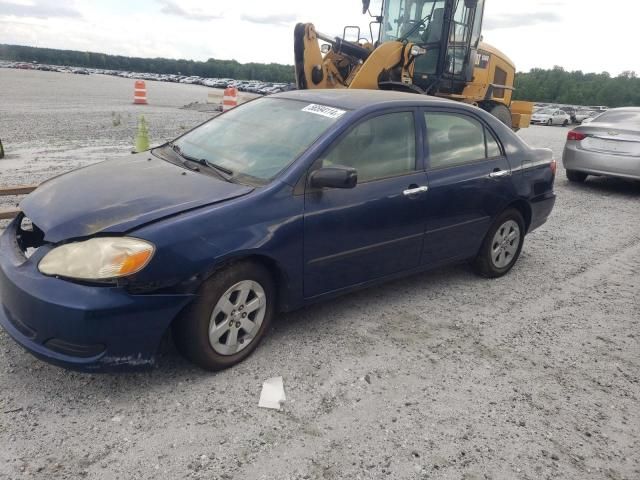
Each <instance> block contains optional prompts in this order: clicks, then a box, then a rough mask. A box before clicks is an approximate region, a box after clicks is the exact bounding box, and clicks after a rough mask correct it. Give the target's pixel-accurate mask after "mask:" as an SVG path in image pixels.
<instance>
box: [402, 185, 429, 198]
mask: <svg viewBox="0 0 640 480" xmlns="http://www.w3.org/2000/svg"><path fill="white" fill-rule="evenodd" d="M428 191H429V187H416V188H409V189H408V190H405V191H404V192H402V194H403V195H404V196H405V197H412V196H414V195H419V194H421V193H427V192H428Z"/></svg>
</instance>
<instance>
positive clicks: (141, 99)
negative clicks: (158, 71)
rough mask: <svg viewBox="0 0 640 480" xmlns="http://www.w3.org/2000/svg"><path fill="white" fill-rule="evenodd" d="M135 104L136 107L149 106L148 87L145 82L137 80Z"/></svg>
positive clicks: (134, 96)
mask: <svg viewBox="0 0 640 480" xmlns="http://www.w3.org/2000/svg"><path fill="white" fill-rule="evenodd" d="M133 103H135V104H136V105H146V104H147V85H146V84H145V83H144V81H143V80H136V84H135V90H134V91H133Z"/></svg>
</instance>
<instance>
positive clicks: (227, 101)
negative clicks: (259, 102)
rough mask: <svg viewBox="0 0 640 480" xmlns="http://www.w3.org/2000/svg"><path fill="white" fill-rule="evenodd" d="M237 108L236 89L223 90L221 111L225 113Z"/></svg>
mask: <svg viewBox="0 0 640 480" xmlns="http://www.w3.org/2000/svg"><path fill="white" fill-rule="evenodd" d="M237 106H238V89H237V88H236V87H227V88H225V90H224V97H223V98H222V111H223V112H226V111H227V110H231V109H232V108H234V107H237Z"/></svg>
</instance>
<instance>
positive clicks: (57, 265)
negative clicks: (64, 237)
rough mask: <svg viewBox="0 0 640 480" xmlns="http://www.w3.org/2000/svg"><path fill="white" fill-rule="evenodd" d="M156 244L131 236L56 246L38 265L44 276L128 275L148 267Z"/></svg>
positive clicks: (92, 277) (99, 277)
mask: <svg viewBox="0 0 640 480" xmlns="http://www.w3.org/2000/svg"><path fill="white" fill-rule="evenodd" d="M154 251H155V247H154V246H153V245H152V244H151V243H149V242H146V241H144V240H139V239H137V238H129V237H100V238H92V239H91V240H86V241H84V242H76V243H69V244H67V245H62V246H60V247H57V248H54V249H53V250H51V251H50V252H49V253H47V254H46V255H45V256H44V258H43V259H42V260H40V263H39V265H38V269H39V270H40V272H42V273H44V274H45V275H57V276H61V277H68V278H75V279H78V280H107V279H112V278H120V277H126V276H128V275H133V274H134V273H137V272H139V271H140V270H142V269H143V268H144V267H146V266H147V264H148V263H149V261H150V260H151V257H153V253H154Z"/></svg>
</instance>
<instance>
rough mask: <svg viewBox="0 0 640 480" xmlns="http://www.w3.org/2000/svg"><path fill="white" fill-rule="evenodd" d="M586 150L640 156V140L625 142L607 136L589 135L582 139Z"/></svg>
mask: <svg viewBox="0 0 640 480" xmlns="http://www.w3.org/2000/svg"><path fill="white" fill-rule="evenodd" d="M582 148H584V149H585V150H597V151H599V152H605V153H614V154H619V155H632V156H640V142H625V141H619V140H609V139H605V138H595V137H589V138H586V139H584V140H583V141H582Z"/></svg>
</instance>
